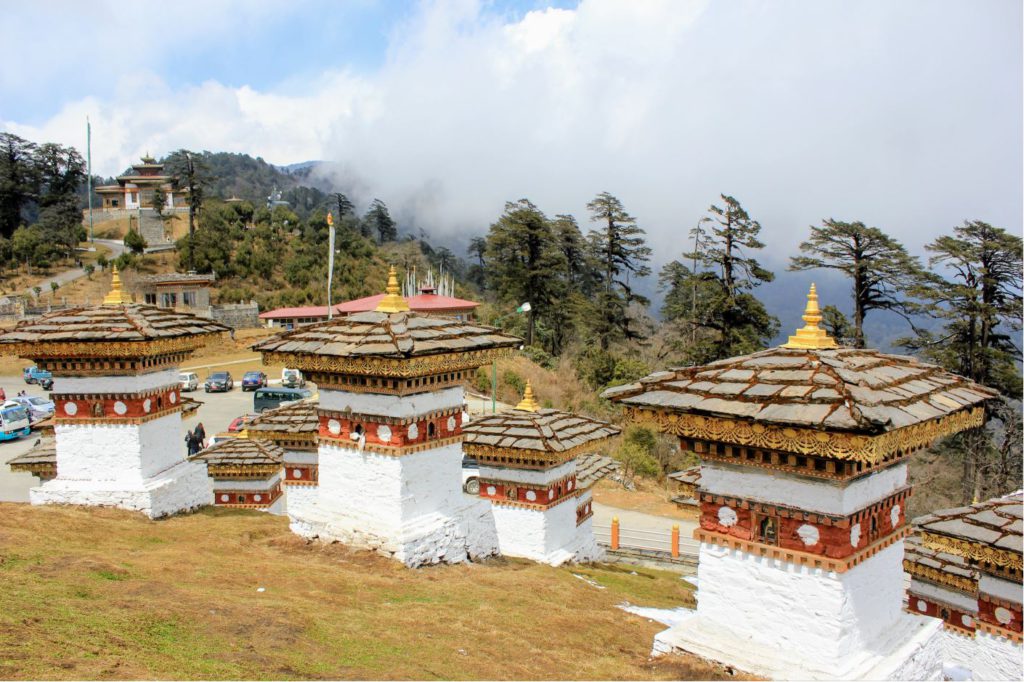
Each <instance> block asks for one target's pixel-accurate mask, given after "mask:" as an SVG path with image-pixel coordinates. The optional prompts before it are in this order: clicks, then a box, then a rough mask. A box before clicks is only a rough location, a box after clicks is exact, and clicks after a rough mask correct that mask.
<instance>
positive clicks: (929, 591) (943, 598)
mask: <svg viewBox="0 0 1024 682" xmlns="http://www.w3.org/2000/svg"><path fill="white" fill-rule="evenodd" d="M910 592H913V593H914V594H916V595H920V596H922V597H924V598H925V599H929V600H931V601H938V602H942V603H944V604H949V605H950V606H953V607H956V608H958V609H960V610H961V611H965V612H967V613H977V612H978V600H977V599H975V598H974V597H969V596H967V595H966V594H964V593H963V592H958V591H957V590H953V589H950V588H948V587H943V586H942V585H936V584H934V583H929V582H925V581H923V580H918V579H917V578H911V579H910ZM914 594H908V595H907V598H908V599H909V600H910V602H911V604H910V605H911V607H915V606H917V604H916V603H914V602H915V601H916V600H917V597H915V596H914ZM918 610H920V609H918Z"/></svg>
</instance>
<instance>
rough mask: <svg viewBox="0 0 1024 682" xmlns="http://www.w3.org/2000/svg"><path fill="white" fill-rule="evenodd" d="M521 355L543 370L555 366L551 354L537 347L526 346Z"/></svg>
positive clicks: (555, 362)
mask: <svg viewBox="0 0 1024 682" xmlns="http://www.w3.org/2000/svg"><path fill="white" fill-rule="evenodd" d="M523 355H525V356H526V357H527V358H529V359H530V360H531V361H532V362H535V363H536V364H538V365H540V366H541V367H543V368H544V369H554V368H555V365H556V364H557V361H556V360H555V357H554V356H553V355H551V353H549V352H547V351H546V350H544V349H543V348H538V347H537V346H526V347H525V348H523Z"/></svg>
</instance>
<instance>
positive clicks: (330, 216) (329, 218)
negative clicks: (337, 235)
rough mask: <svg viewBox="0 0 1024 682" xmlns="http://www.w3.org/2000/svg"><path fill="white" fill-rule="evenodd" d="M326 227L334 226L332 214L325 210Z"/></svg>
mask: <svg viewBox="0 0 1024 682" xmlns="http://www.w3.org/2000/svg"><path fill="white" fill-rule="evenodd" d="M327 227H334V216H333V215H331V212H330V211H328V212H327Z"/></svg>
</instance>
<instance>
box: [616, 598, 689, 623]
mask: <svg viewBox="0 0 1024 682" xmlns="http://www.w3.org/2000/svg"><path fill="white" fill-rule="evenodd" d="M619 608H620V609H622V610H623V611H626V612H627V613H632V614H633V615H636V616H640V617H641V618H646V619H648V620H653V621H654V622H656V623H661V624H662V625H667V626H669V627H670V628H671V627H675V626H677V625H679V624H680V623H682V622H683V621H684V620H686V619H687V618H689V617H690V616H692V615H693V613H694V612H693V609H687V608H683V607H682V606H680V607H678V608H674V609H656V608H653V607H650V606H633V605H632V604H630V603H629V602H623V603H622V604H619Z"/></svg>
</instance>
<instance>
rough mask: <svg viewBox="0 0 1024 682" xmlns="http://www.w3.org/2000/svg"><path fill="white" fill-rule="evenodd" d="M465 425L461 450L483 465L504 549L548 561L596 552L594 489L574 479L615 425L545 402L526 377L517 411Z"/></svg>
mask: <svg viewBox="0 0 1024 682" xmlns="http://www.w3.org/2000/svg"><path fill="white" fill-rule="evenodd" d="M463 431H464V433H465V434H466V444H465V451H466V454H467V455H469V456H470V457H472V458H474V459H476V461H477V462H479V464H480V473H479V476H480V497H481V498H483V499H485V500H488V501H489V502H490V503H491V505H493V511H494V523H495V526H496V527H497V530H498V545H499V547H500V549H501V553H502V554H503V555H504V556H514V557H523V558H526V559H533V560H534V561H540V562H543V563H547V564H551V565H553V566H557V565H559V564H563V563H565V562H567V561H593V560H595V559H597V558H599V557H600V556H601V554H602V551H601V549H600V548H599V547H598V546H597V541H596V540H595V539H594V531H593V528H592V526H591V517H592V516H593V509H592V508H591V506H592V500H591V492H590V490H589V489H584V488H582V487H581V485H580V483H579V481H578V479H577V469H576V460H577V458H578V457H579V456H580V455H581V454H583V453H589V452H592V451H593V450H594V449H596V448H598V447H600V446H601V445H604V444H606V443H607V442H608V440H609V439H611V438H613V437H615V436H618V435H619V432H620V430H619V428H618V427H616V426H612V425H611V424H608V423H606V422H602V421H597V420H594V419H588V418H587V417H582V416H579V415H575V414H569V413H566V412H560V411H559V410H551V409H543V408H541V407H540V406H539V405H538V404H537V401H536V400H535V399H534V397H533V389H532V387H531V386H530V384H529V383H527V384H526V394H525V395H524V396H523V400H522V402H520V403H519V404H518V405H516V408H515V409H514V410H512V411H510V412H503V413H501V414H495V415H488V416H485V417H481V418H479V419H475V420H473V421H472V422H470V423H469V424H467V425H466V426H465V427H463ZM589 483H590V485H593V484H594V483H596V481H590V482H589Z"/></svg>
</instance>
